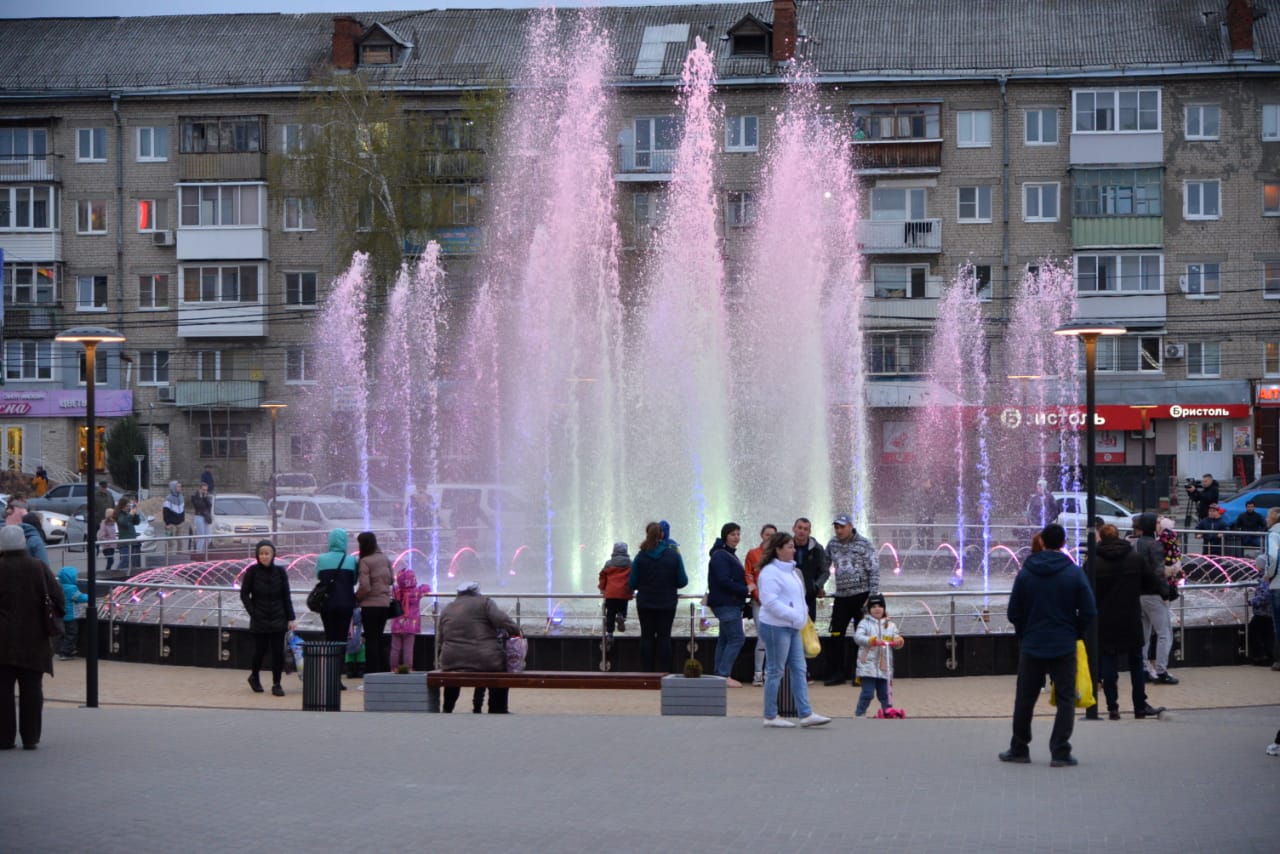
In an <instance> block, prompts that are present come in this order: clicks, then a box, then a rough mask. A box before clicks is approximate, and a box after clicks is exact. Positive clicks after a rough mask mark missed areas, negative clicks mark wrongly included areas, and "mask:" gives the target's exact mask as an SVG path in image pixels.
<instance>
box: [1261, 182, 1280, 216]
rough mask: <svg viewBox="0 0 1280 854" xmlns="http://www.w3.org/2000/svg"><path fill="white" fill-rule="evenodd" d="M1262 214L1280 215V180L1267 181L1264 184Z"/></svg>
mask: <svg viewBox="0 0 1280 854" xmlns="http://www.w3.org/2000/svg"><path fill="white" fill-rule="evenodd" d="M1262 215H1263V216H1280V181H1267V182H1266V183H1264V184H1263V185H1262Z"/></svg>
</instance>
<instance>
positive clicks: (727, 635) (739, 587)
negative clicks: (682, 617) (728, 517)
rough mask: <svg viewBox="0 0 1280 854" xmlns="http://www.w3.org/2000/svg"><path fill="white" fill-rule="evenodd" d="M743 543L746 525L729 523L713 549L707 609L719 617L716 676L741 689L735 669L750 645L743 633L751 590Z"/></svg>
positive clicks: (724, 527) (721, 528)
mask: <svg viewBox="0 0 1280 854" xmlns="http://www.w3.org/2000/svg"><path fill="white" fill-rule="evenodd" d="M741 542H742V526H741V525H739V524H738V523H737V522H725V523H724V524H723V525H721V526H720V536H719V538H717V539H716V541H715V542H714V543H713V544H712V546H711V551H710V553H709V555H708V556H709V558H710V559H709V560H708V561H707V607H709V608H710V609H711V613H713V614H715V615H716V621H717V622H718V623H719V624H720V632H719V635H718V636H717V637H716V653H715V667H714V669H715V674H716V675H717V676H723V677H724V679H725V684H727V685H728V686H729V687H730V688H741V687H742V683H741V682H739V681H738V680H737V679H734V678H733V666H734V665H735V664H736V663H737V662H738V653H739V652H741V651H742V645H743V644H744V643H746V640H747V636H746V633H745V632H744V631H743V630H742V608H743V605H745V604H746V601H747V599H748V597H749V596H750V595H751V591H749V590H748V589H747V575H746V570H745V569H744V568H743V566H742V561H740V560H738V554H737V551H738V544H739V543H741Z"/></svg>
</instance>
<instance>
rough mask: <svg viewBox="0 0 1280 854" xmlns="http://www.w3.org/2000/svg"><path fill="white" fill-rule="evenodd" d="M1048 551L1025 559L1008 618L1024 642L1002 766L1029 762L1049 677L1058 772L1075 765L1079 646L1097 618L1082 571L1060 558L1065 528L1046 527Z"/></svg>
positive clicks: (1052, 745) (1051, 746) (1053, 755)
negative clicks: (1035, 720)
mask: <svg viewBox="0 0 1280 854" xmlns="http://www.w3.org/2000/svg"><path fill="white" fill-rule="evenodd" d="M1040 536H1041V537H1042V538H1043V539H1044V551H1042V552H1036V553H1034V554H1032V555H1030V556H1028V557H1027V560H1026V562H1025V563H1024V564H1023V565H1022V569H1021V570H1020V571H1019V572H1018V574H1017V576H1015V577H1014V580H1013V590H1012V591H1011V592H1010V593H1009V605H1008V609H1007V612H1008V617H1009V622H1010V623H1012V624H1013V629H1014V633H1015V634H1016V635H1017V637H1018V639H1019V640H1020V641H1021V642H1022V650H1021V653H1020V654H1019V657H1018V682H1017V688H1016V689H1015V691H1016V695H1015V699H1014V704H1013V736H1012V738H1011V739H1010V741H1009V749H1008V750H1006V751H1004V752H1003V753H1001V754H1000V761H1002V762H1016V763H1020V764H1025V763H1028V762H1030V761H1031V751H1030V746H1031V716H1032V713H1033V712H1034V711H1035V703H1036V699H1037V698H1039V696H1040V688H1041V686H1043V685H1044V679H1045V676H1046V675H1047V676H1049V677H1050V678H1051V679H1053V684H1054V685H1055V686H1056V688H1057V706H1058V710H1057V714H1056V715H1055V716H1054V722H1053V731H1052V732H1051V733H1050V735H1049V753H1050V757H1051V761H1050V764H1051V765H1052V766H1053V767H1055V768H1062V767H1068V766H1072V765H1076V764H1077V761H1076V758H1075V757H1074V756H1073V755H1072V754H1071V732H1072V730H1073V729H1074V728H1075V703H1076V641H1078V640H1080V639H1081V638H1083V637H1084V633H1085V629H1087V628H1088V627H1089V624H1090V623H1091V622H1093V620H1094V617H1096V616H1097V606H1096V604H1095V602H1094V598H1093V591H1092V590H1090V589H1089V581H1088V579H1087V578H1085V575H1084V571H1083V570H1081V569H1080V567H1078V566H1076V565H1075V563H1074V562H1072V560H1071V558H1069V557H1067V556H1066V555H1065V554H1064V553H1063V552H1062V547H1063V545H1065V544H1066V542H1067V532H1066V530H1064V529H1063V527H1062V526H1061V525H1058V524H1053V525H1046V526H1045V528H1044V530H1043V531H1041V532H1040Z"/></svg>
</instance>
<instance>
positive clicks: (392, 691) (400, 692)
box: [364, 671, 427, 712]
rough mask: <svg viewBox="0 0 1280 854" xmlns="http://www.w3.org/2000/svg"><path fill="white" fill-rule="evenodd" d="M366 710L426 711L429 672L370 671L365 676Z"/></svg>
mask: <svg viewBox="0 0 1280 854" xmlns="http://www.w3.org/2000/svg"><path fill="white" fill-rule="evenodd" d="M364 710H365V711H366V712H425V711H426V710H427V674H426V672H425V671H424V672H422V673H368V674H366V675H365V677H364Z"/></svg>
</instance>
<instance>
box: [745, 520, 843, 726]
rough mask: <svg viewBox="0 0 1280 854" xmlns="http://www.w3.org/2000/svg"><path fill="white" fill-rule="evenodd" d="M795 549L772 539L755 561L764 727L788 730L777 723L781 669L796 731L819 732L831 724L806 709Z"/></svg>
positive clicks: (786, 537)
mask: <svg viewBox="0 0 1280 854" xmlns="http://www.w3.org/2000/svg"><path fill="white" fill-rule="evenodd" d="M795 556H796V545H795V543H794V542H793V541H792V539H791V535H790V534H782V533H779V534H774V535H773V537H772V538H770V540H769V543H768V545H766V546H765V548H764V554H763V555H761V558H760V565H761V566H762V567H763V568H762V569H761V570H760V577H759V580H758V582H757V583H758V584H759V591H760V619H759V620H758V622H757V624H756V626H757V629H758V631H759V634H760V639H761V640H762V641H763V642H764V647H765V661H766V662H767V664H766V667H765V679H764V725H765V726H767V727H793V726H795V724H794V723H793V722H792V721H789V720H787V719H786V718H780V717H778V689H779V688H780V687H781V686H782V668H783V667H786V668H787V669H788V671H789V672H790V673H791V696H792V697H794V698H795V701H796V711H797V712H798V713H799V715H800V726H803V727H811V726H822V725H823V724H826V723H830V722H831V718H828V717H825V716H823V715H819V714H817V713H815V712H814V711H813V707H812V706H810V705H809V686H808V684H807V683H806V682H805V663H804V644H803V643H802V642H801V640H800V630H801V629H802V628H804V624H805V621H806V620H807V619H809V609H808V607H807V606H806V605H805V601H804V580H803V579H802V578H801V577H800V572H799V570H797V569H796V562H795Z"/></svg>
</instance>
